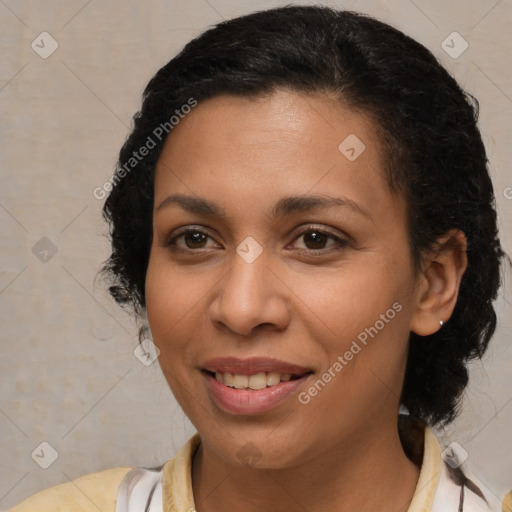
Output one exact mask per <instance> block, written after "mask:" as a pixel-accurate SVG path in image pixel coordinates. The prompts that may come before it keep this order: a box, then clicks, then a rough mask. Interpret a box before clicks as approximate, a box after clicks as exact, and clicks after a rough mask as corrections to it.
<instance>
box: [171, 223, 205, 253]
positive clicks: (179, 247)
mask: <svg viewBox="0 0 512 512" xmlns="http://www.w3.org/2000/svg"><path fill="white" fill-rule="evenodd" d="M209 239H211V237H210V235H209V234H208V233H207V232H206V231H203V230H202V229H199V228H187V229H184V230H182V231H181V233H178V234H175V235H172V236H171V237H169V239H168V240H167V242H166V243H165V246H166V247H167V248H169V249H170V250H172V251H187V250H192V251H193V250H195V249H208V248H209V247H208V245H207V244H208V240H209ZM183 242H184V244H183Z"/></svg>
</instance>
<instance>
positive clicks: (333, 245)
mask: <svg viewBox="0 0 512 512" xmlns="http://www.w3.org/2000/svg"><path fill="white" fill-rule="evenodd" d="M298 242H302V243H301V244H300V245H299V246H298V247H297V246H296V248H297V249H299V250H302V251H303V252H305V253H307V254H309V255H311V256H322V255H326V254H328V253H331V252H332V251H339V250H342V249H344V248H345V247H347V246H348V245H349V241H348V240H345V239H343V238H341V237H340V236H337V235H335V234H333V233H330V232H328V231H325V230H323V229H319V228H316V227H314V226H312V227H310V228H309V229H307V230H304V231H302V233H299V235H298V236H297V238H296V239H295V244H297V243H298ZM295 244H294V245H295ZM301 245H302V247H301Z"/></svg>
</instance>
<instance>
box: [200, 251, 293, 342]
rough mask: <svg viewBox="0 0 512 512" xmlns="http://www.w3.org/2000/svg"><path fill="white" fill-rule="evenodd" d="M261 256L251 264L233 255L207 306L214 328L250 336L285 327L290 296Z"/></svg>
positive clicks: (273, 270)
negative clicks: (260, 331) (262, 331)
mask: <svg viewBox="0 0 512 512" xmlns="http://www.w3.org/2000/svg"><path fill="white" fill-rule="evenodd" d="M264 254H265V251H264V252H263V253H262V254H261V255H260V256H259V257H258V258H257V259H256V260H255V261H253V262H252V263H247V262H246V261H245V260H244V259H243V258H241V257H240V256H239V255H238V254H236V253H235V254H234V256H233V258H232V261H231V266H230V268H229V270H228V272H227V274H225V275H224V277H223V278H222V279H221V280H220V281H219V283H218V285H217V287H218V289H217V293H216V294H215V295H214V299H213V301H212V303H211V305H210V311H209V315H210V320H211V322H212V323H213V324H214V325H215V326H216V327H217V328H219V329H224V330H229V331H232V332H234V333H236V334H238V335H241V336H251V335H253V334H254V333H255V332H256V331H257V330H264V329H268V330H270V331H271V330H283V329H285V328H286V326H287V325H288V323H289V316H290V311H289V304H290V302H289V300H288V296H289V294H290V293H291V292H290V290H289V289H288V288H287V286H286V285H285V284H284V282H283V280H281V279H282V278H280V277H278V275H277V268H272V267H276V266H275V265H272V262H271V261H270V260H271V257H266V256H265V255H264Z"/></svg>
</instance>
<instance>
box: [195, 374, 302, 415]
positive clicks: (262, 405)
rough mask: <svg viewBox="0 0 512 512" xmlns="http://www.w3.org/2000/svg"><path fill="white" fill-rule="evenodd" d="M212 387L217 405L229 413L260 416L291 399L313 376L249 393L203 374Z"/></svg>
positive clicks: (212, 393)
mask: <svg viewBox="0 0 512 512" xmlns="http://www.w3.org/2000/svg"><path fill="white" fill-rule="evenodd" d="M201 373H202V374H203V375H204V376H205V378H206V380H207V382H208V384H209V387H210V392H211V395H212V397H213V400H214V401H215V403H216V404H217V405H218V406H219V407H220V408H221V409H224V410H225V411H227V412H231V413H234V414H258V413H260V412H265V411H269V410H270V409H273V408H274V407H277V406H278V405H279V404H281V403H282V402H284V401H285V400H287V399H288V398H290V397H291V396H292V395H294V394H295V392H296V391H297V389H298V388H299V387H300V386H302V384H304V382H305V381H306V380H307V379H308V377H309V376H310V375H311V374H310V373H307V374H306V375H303V376H302V377H301V378H300V379H295V380H288V381H285V382H280V383H279V384H276V385H275V386H269V387H267V388H264V389H258V390H252V391H247V390H245V389H235V388H230V387H229V386H225V385H224V384H222V383H221V382H219V381H218V380H217V379H216V378H215V377H213V376H212V375H211V374H209V373H208V372H206V371H204V370H203V371H202V372H201Z"/></svg>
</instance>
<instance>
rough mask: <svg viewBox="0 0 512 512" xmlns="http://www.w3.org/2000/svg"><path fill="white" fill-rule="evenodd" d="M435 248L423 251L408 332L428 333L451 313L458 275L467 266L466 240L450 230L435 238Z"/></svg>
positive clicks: (438, 327) (462, 272) (458, 282)
mask: <svg viewBox="0 0 512 512" xmlns="http://www.w3.org/2000/svg"><path fill="white" fill-rule="evenodd" d="M436 248H437V249H436V250H433V251H430V252H429V253H427V254H425V255H424V257H423V261H422V271H421V274H420V276H419V283H418V287H417V294H416V298H417V299H416V307H415V311H414V314H413V316H412V319H411V331H412V332H414V333H416V334H418V335H420V336H428V335H429V334H433V333H434V332H436V331H438V330H439V329H440V328H441V324H440V321H442V322H446V321H447V320H448V319H449V318H450V316H451V315H452V313H453V310H454V308H455V304H456V303H457V297H458V294H459V287H460V282H461V279H462V276H463V274H464V272H465V271H466V268H467V266H468V259H467V255H466V249H467V240H466V237H465V235H464V233H462V231H459V230H456V229H453V230H451V231H449V232H448V233H447V234H446V235H444V236H443V237H441V238H440V239H438V240H437V244H436Z"/></svg>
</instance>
